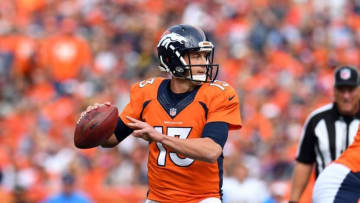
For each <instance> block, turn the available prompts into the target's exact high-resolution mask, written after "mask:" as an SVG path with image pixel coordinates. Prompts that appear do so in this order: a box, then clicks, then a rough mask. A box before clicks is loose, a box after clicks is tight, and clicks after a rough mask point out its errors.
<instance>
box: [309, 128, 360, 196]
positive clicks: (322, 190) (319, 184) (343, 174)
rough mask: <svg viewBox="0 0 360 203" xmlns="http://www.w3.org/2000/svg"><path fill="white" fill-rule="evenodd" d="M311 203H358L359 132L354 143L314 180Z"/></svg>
mask: <svg viewBox="0 0 360 203" xmlns="http://www.w3.org/2000/svg"><path fill="white" fill-rule="evenodd" d="M313 202H314V203H328V202H332V203H343V202H346V203H359V202H360V131H358V132H357V135H356V137H355V141H354V143H353V144H352V145H350V147H349V148H348V149H347V150H346V151H345V152H344V153H343V154H342V155H341V156H340V157H339V158H338V159H337V160H336V161H335V162H334V163H332V164H330V165H329V166H328V167H326V168H325V170H324V171H323V172H322V173H321V174H320V176H319V178H318V179H317V180H316V183H315V186H314V193H313Z"/></svg>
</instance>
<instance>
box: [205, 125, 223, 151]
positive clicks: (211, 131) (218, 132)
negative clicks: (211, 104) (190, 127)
mask: <svg viewBox="0 0 360 203" xmlns="http://www.w3.org/2000/svg"><path fill="white" fill-rule="evenodd" d="M228 132H229V124H227V123H224V122H211V123H207V124H205V127H204V130H203V133H202V137H208V138H210V139H212V140H213V141H214V142H216V143H217V144H219V145H220V146H221V148H224V145H225V142H226V140H227V137H228Z"/></svg>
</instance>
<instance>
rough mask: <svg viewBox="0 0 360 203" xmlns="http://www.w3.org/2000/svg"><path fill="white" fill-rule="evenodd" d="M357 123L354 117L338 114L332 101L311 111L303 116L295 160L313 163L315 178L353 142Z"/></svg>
mask: <svg viewBox="0 0 360 203" xmlns="http://www.w3.org/2000/svg"><path fill="white" fill-rule="evenodd" d="M359 122H360V111H359V112H357V113H356V115H355V116H342V115H340V113H339V111H338V108H337V106H336V104H335V103H330V104H327V105H325V106H322V107H320V108H318V109H316V110H315V111H313V112H312V113H311V114H310V116H309V117H308V118H307V120H306V122H305V125H304V128H303V131H302V135H301V139H300V144H299V147H298V151H297V158H296V160H297V161H298V162H301V163H307V164H312V163H315V166H316V177H317V176H318V175H319V173H320V172H321V171H322V170H323V169H324V168H325V167H326V166H327V165H328V164H329V163H330V162H332V161H333V160H335V159H336V158H337V157H339V155H340V154H342V153H343V152H344V151H345V149H346V148H347V147H348V146H349V145H350V144H351V143H352V142H353V140H354V137H355V135H356V132H357V130H358V125H359Z"/></svg>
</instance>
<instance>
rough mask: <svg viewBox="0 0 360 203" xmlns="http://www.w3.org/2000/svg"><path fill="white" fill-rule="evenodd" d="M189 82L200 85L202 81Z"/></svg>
mask: <svg viewBox="0 0 360 203" xmlns="http://www.w3.org/2000/svg"><path fill="white" fill-rule="evenodd" d="M191 82H192V84H194V85H202V84H204V82H201V81H191Z"/></svg>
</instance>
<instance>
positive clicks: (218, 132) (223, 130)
mask: <svg viewBox="0 0 360 203" xmlns="http://www.w3.org/2000/svg"><path fill="white" fill-rule="evenodd" d="M127 118H128V119H129V120H130V121H131V122H130V123H128V125H129V126H130V127H131V128H133V129H134V131H133V133H132V134H133V135H134V136H135V137H139V138H142V139H145V140H151V141H155V142H160V143H161V144H163V145H165V146H167V147H168V148H169V149H171V150H172V151H174V152H176V153H179V154H181V155H183V156H186V157H189V158H193V159H196V160H201V161H206V162H210V163H213V162H216V161H217V159H218V158H219V156H220V155H221V153H222V147H223V146H224V144H225V142H226V139H227V134H228V124H227V123H223V122H214V123H208V124H206V125H205V127H204V130H203V137H202V138H192V139H179V138H176V137H171V136H166V135H163V134H161V133H159V132H158V131H156V130H155V129H154V128H153V127H152V126H150V125H149V124H148V123H146V122H142V121H139V120H137V119H134V118H131V117H127ZM215 137H216V138H215Z"/></svg>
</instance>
